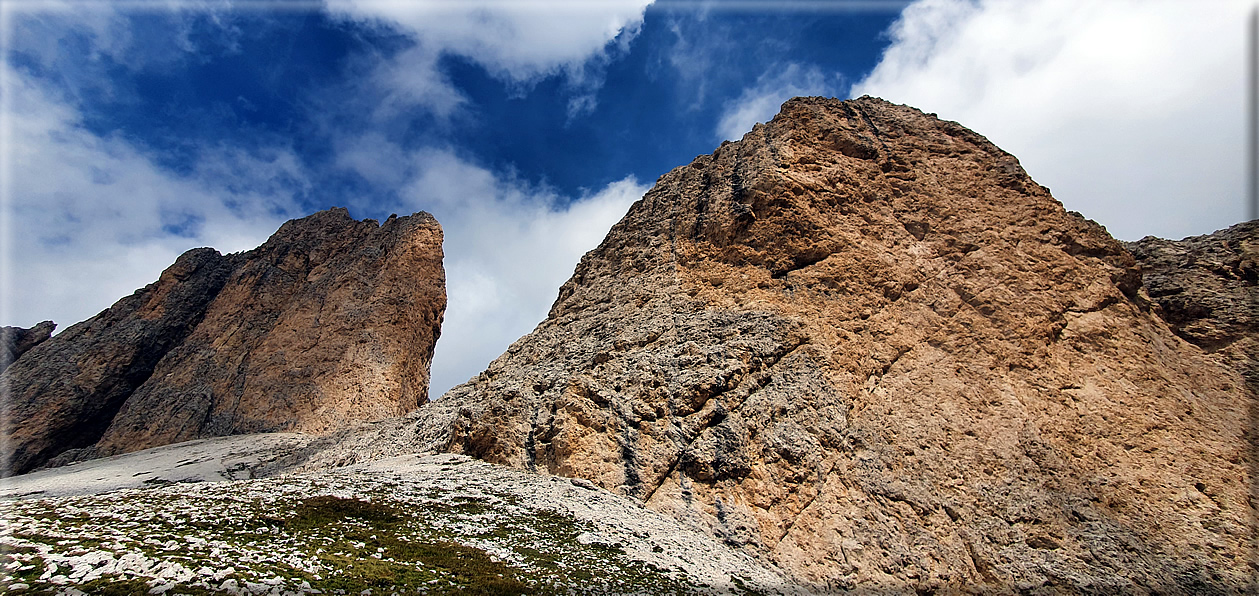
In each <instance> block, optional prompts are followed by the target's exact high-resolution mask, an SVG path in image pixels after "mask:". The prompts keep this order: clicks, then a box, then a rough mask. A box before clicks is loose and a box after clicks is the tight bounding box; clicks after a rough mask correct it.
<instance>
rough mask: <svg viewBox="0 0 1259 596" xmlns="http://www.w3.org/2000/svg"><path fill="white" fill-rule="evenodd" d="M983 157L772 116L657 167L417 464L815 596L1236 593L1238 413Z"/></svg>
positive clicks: (813, 109) (441, 407)
mask: <svg viewBox="0 0 1259 596" xmlns="http://www.w3.org/2000/svg"><path fill="white" fill-rule="evenodd" d="M1140 284H1141V276H1140V268H1139V267H1138V266H1137V264H1136V262H1135V261H1134V259H1133V257H1132V255H1131V254H1129V252H1128V251H1127V250H1125V249H1124V247H1123V246H1122V245H1120V243H1118V242H1117V241H1115V240H1114V239H1112V238H1111V237H1110V236H1109V235H1108V234H1107V233H1106V231H1105V230H1104V229H1103V228H1101V227H1100V226H1098V225H1096V224H1094V223H1093V222H1091V221H1088V220H1085V219H1083V218H1082V217H1080V216H1079V215H1078V214H1074V213H1069V212H1066V211H1065V210H1064V209H1063V208H1062V206H1061V205H1060V204H1059V203H1058V202H1057V201H1055V200H1054V199H1053V198H1052V197H1051V196H1050V195H1049V192H1048V190H1047V189H1045V188H1043V187H1041V186H1039V185H1037V184H1036V183H1035V182H1033V181H1032V180H1031V179H1030V178H1029V177H1028V176H1027V174H1026V173H1025V172H1024V171H1023V170H1022V168H1021V167H1020V166H1019V163H1018V161H1017V160H1016V159H1015V158H1014V157H1013V156H1011V155H1009V154H1007V153H1005V152H1003V151H1001V150H1000V149H998V148H997V147H995V146H994V145H992V144H991V143H990V142H988V141H987V140H986V139H984V138H983V137H981V136H979V135H977V134H975V133H973V132H971V131H969V130H967V129H965V128H963V127H961V126H959V125H957V124H955V123H952V122H945V121H940V120H938V119H936V118H934V117H931V116H927V115H924V114H922V113H921V112H919V111H917V110H914V109H912V108H907V107H903V106H897V105H893V104H889V103H887V102H884V101H881V100H877V99H872V98H861V99H858V100H852V101H846V102H841V101H836V100H825V99H818V98H806V99H796V100H791V101H789V102H787V103H786V104H784V105H783V108H782V112H781V113H780V114H779V115H778V116H777V117H776V118H775V119H774V120H773V121H771V122H769V123H768V124H764V125H757V126H756V127H755V128H754V129H753V130H752V131H751V132H750V133H748V134H747V135H746V136H745V137H744V138H743V140H741V141H739V142H735V143H728V144H723V145H722V146H721V147H720V148H719V149H718V150H717V151H715V152H714V153H713V154H712V155H704V156H700V157H698V158H696V159H695V161H694V162H692V163H691V164H689V165H687V166H683V167H680V168H678V169H675V170H674V171H672V172H670V173H669V174H667V175H665V176H663V177H662V178H661V179H660V180H659V182H658V183H657V185H656V186H655V188H653V189H652V190H651V191H650V192H648V193H647V195H646V196H645V197H644V198H643V199H642V200H641V201H639V202H638V203H636V204H635V205H634V206H633V207H632V208H631V209H630V211H629V213H628V214H627V215H626V216H625V218H624V219H623V220H622V221H621V222H620V223H618V224H617V225H616V226H615V227H614V228H613V229H612V230H611V231H610V232H609V234H608V236H607V238H606V239H605V240H604V242H603V244H601V245H600V246H599V247H598V248H597V249H595V250H594V251H592V252H590V253H589V254H587V255H586V256H585V257H584V258H583V259H582V261H581V263H580V264H579V265H578V267H577V269H576V272H575V273H574V275H573V277H572V279H570V280H569V281H568V282H567V283H565V284H564V286H563V287H562V288H561V289H560V294H559V298H558V299H557V300H556V302H555V304H554V306H553V307H552V310H551V312H550V315H549V316H548V318H547V320H545V321H544V322H542V323H541V324H540V325H539V326H538V328H537V329H536V330H535V331H534V332H533V333H531V334H529V335H527V336H525V337H524V338H521V339H520V340H519V341H517V342H516V343H515V344H514V345H512V346H511V348H510V349H508V351H507V352H506V353H505V354H503V355H502V356H501V357H499V358H498V359H497V360H495V361H494V362H493V363H492V364H491V365H490V366H489V368H488V369H487V370H486V371H485V372H484V373H482V374H481V375H479V376H478V377H476V378H474V379H473V380H471V381H469V382H468V383H466V384H464V385H462V386H459V387H456V388H455V389H453V390H451V391H450V392H449V393H447V394H446V395H445V396H444V397H443V398H442V399H441V400H438V401H437V402H433V403H431V404H429V405H428V406H425V407H424V408H422V409H421V411H420V413H419V416H418V417H417V418H415V420H416V427H415V428H416V430H415V431H414V432H415V434H414V436H415V439H414V442H415V443H414V444H415V445H419V446H429V447H435V448H439V449H446V450H450V451H455V452H463V453H468V454H472V455H475V456H477V457H481V458H484V459H487V460H489V461H492V462H500V463H506V464H510V465H514V466H518V467H521V468H528V469H538V470H543V471H548V472H551V473H556V474H564V475H569V476H577V477H581V478H586V479H589V480H591V481H593V482H595V483H596V484H598V485H600V486H603V487H606V488H609V489H613V490H617V491H619V492H621V493H623V494H627V495H632V496H636V497H638V498H640V499H642V500H644V501H646V503H647V505H648V506H649V507H651V508H653V509H656V510H658V511H662V512H667V513H669V514H671V515H673V516H674V517H676V518H679V519H682V520H685V521H689V522H693V523H695V524H698V525H700V526H702V527H706V528H708V530H709V531H710V532H712V533H713V534H714V535H716V536H718V537H721V538H722V539H724V540H725V541H727V542H729V543H731V544H735V545H740V546H742V547H743V548H745V549H747V550H748V551H749V552H752V553H755V554H757V555H758V556H761V557H764V558H766V559H768V560H771V561H773V562H775V563H776V564H779V565H781V566H782V567H784V568H787V569H789V570H791V571H792V572H793V573H794V574H795V575H796V576H797V577H799V578H802V579H804V580H807V581H810V582H812V583H813V584H814V585H815V586H817V587H818V588H870V589H874V588H888V589H893V590H911V589H919V590H933V589H948V588H960V587H970V586H987V587H988V588H989V589H999V590H1009V589H1026V590H1034V589H1037V588H1042V587H1043V588H1046V589H1065V590H1090V591H1119V592H1141V591H1147V590H1157V591H1164V592H1173V593H1174V592H1199V591H1202V590H1210V589H1217V588H1218V589H1222V590H1224V591H1226V592H1228V591H1236V590H1238V589H1240V588H1242V587H1244V586H1246V585H1248V582H1250V581H1252V580H1251V578H1252V577H1253V576H1254V574H1255V568H1254V567H1252V566H1251V564H1250V563H1248V562H1247V557H1248V556H1249V551H1248V548H1249V547H1250V545H1251V542H1252V541H1253V540H1254V536H1253V532H1254V530H1253V528H1251V527H1249V525H1248V521H1249V519H1250V516H1251V515H1252V509H1251V507H1252V504H1251V503H1250V501H1249V500H1248V495H1247V484H1248V482H1250V478H1249V477H1248V475H1249V469H1248V465H1249V458H1250V457H1251V454H1250V452H1249V451H1248V448H1247V442H1246V439H1245V433H1246V424H1247V422H1246V417H1247V400H1248V395H1247V391H1246V388H1245V384H1244V381H1243V378H1242V377H1241V375H1240V374H1239V373H1238V371H1236V370H1234V369H1232V368H1231V367H1229V366H1226V365H1224V364H1223V361H1222V360H1221V359H1219V358H1218V357H1217V356H1215V355H1211V354H1207V353H1204V351H1203V350H1202V349H1201V348H1199V347H1198V346H1195V345H1193V344H1191V343H1188V342H1186V341H1184V340H1182V339H1181V338H1180V337H1178V336H1177V335H1176V334H1175V333H1174V332H1173V331H1172V330H1171V329H1169V327H1168V325H1167V324H1166V323H1165V322H1164V321H1163V320H1162V319H1160V318H1159V317H1158V316H1156V315H1155V314H1154V313H1152V312H1150V306H1149V303H1148V302H1146V301H1145V298H1144V297H1143V295H1142V294H1141V293H1140Z"/></svg>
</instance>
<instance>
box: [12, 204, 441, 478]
mask: <svg viewBox="0 0 1259 596" xmlns="http://www.w3.org/2000/svg"><path fill="white" fill-rule="evenodd" d="M441 243H442V231H441V227H440V226H439V225H438V224H437V221H436V220H434V219H433V217H432V216H430V215H429V214H427V213H418V214H416V215H412V216H409V217H400V218H391V219H390V220H389V221H387V222H385V224H384V225H378V224H377V223H376V222H375V221H372V220H368V221H355V220H353V219H351V218H350V217H349V215H348V213H347V212H346V211H345V210H344V209H333V210H329V211H324V212H320V213H316V214H315V215H311V216H309V217H306V218H303V219H298V220H293V221H290V222H288V223H285V224H284V225H283V226H282V227H281V228H280V229H279V231H277V232H276V233H275V234H274V235H273V236H272V237H271V238H270V239H269V240H268V241H267V242H266V243H265V244H263V245H262V246H260V247H258V248H256V249H254V250H252V251H249V252H245V253H239V254H232V255H226V256H224V255H220V254H219V253H218V252H216V251H214V250H212V249H209V248H199V249H194V250H190V251H188V252H187V253H185V254H184V255H182V256H181V257H180V258H179V259H178V260H177V261H176V262H175V264H174V265H172V266H171V267H170V268H168V269H167V270H166V271H165V272H163V273H162V276H161V278H160V279H158V281H157V282H155V283H153V284H150V285H149V286H147V287H145V288H143V289H141V290H139V291H137V292H136V293H135V294H132V295H131V296H128V297H126V298H123V299H122V300H120V301H118V303H116V304H114V305H113V306H112V307H110V308H109V309H107V310H105V311H103V312H101V313H100V314H98V315H97V316H95V317H92V318H91V319H88V320H87V321H84V322H82V323H79V324H78V325H75V326H73V327H71V328H69V329H67V330H66V331H65V332H63V333H61V334H60V335H58V336H57V337H54V338H52V339H49V340H47V341H44V342H43V343H41V344H39V345H37V346H35V347H34V348H32V349H31V350H30V351H29V352H27V353H26V354H24V355H23V356H22V357H21V358H19V359H18V360H17V361H16V362H15V363H14V364H13V365H12V366H11V367H9V369H8V370H6V371H5V372H4V378H3V379H2V381H3V382H4V383H7V384H8V385H9V388H10V400H9V402H8V403H7V404H6V407H7V412H6V414H7V415H6V416H5V421H4V428H3V432H4V433H5V434H6V435H7V436H8V439H9V456H10V459H9V462H8V464H9V466H8V471H9V472H10V473H22V472H25V471H27V470H30V469H32V468H34V467H37V466H40V465H42V464H44V463H46V462H48V461H49V460H50V459H51V458H54V457H57V456H61V460H63V461H64V460H68V459H74V458H84V457H92V456H103V455H111V454H115V453H123V452H128V451H135V450H139V449H144V448H147V447H153V446H156V445H163V444H167V443H174V442H178V441H185V440H189V439H195V438H200V437H207V436H220V435H229V434H240V433H251V432H266V431H279V430H296V431H305V432H316V433H319V432H326V431H330V430H335V429H338V428H343V427H345V426H348V425H351V424H353V423H356V422H362V421H366V420H378V419H382V418H387V417H390V416H398V415H400V414H403V413H405V412H407V411H409V410H412V409H414V408H416V407H417V406H418V405H419V404H420V403H423V402H424V401H425V400H426V398H427V393H428V382H429V363H430V361H431V360H432V355H433V347H434V344H435V342H436V340H437V337H438V334H439V333H440V328H441V319H442V313H443V312H444V310H445V306H446V292H445V273H444V271H443V269H442V247H441Z"/></svg>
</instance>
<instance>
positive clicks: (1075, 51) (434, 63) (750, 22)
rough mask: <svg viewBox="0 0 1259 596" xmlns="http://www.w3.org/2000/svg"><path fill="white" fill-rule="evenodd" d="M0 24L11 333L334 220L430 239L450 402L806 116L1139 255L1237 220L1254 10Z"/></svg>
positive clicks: (475, 4) (185, 11) (975, 5)
mask: <svg viewBox="0 0 1259 596" xmlns="http://www.w3.org/2000/svg"><path fill="white" fill-rule="evenodd" d="M0 6H2V7H0V17H2V20H3V22H2V23H0V27H2V28H3V33H4V44H3V45H4V47H3V63H2V64H0V67H2V68H3V70H2V71H0V75H2V76H3V80H2V81H0V86H2V88H0V127H2V129H0V140H3V142H4V146H3V156H2V157H3V159H2V161H0V167H3V171H2V172H0V173H2V174H3V183H4V188H3V198H4V202H3V206H2V209H0V216H3V220H2V221H0V225H3V228H4V233H3V234H2V235H0V240H2V241H3V253H4V255H5V258H4V260H3V262H4V268H3V270H2V271H0V283H3V290H4V291H3V296H2V300H0V323H3V324H16V325H23V326H29V325H31V324H33V323H35V322H37V321H39V320H43V319H53V320H56V321H57V322H58V323H59V324H60V325H61V328H63V329H64V328H65V327H67V326H69V325H70V324H72V323H74V322H77V321H79V320H82V319H84V318H86V317H88V316H91V315H92V314H94V313H96V312H97V311H99V310H101V309H102V308H105V307H107V306H108V305H109V304H111V303H112V302H113V301H115V300H117V299H118V298H120V297H121V296H123V295H126V294H128V293H130V292H131V291H133V290H135V289H136V288H138V287H141V286H143V285H144V284H146V283H148V282H151V281H153V280H154V279H156V277H157V275H158V274H159V273H160V271H161V270H162V268H164V267H165V266H167V265H169V264H170V263H171V262H172V261H173V260H174V258H175V257H176V256H177V255H178V254H180V253H181V252H183V251H184V250H187V249H189V248H193V247H197V246H213V247H215V248H218V249H220V250H222V251H225V252H227V251H238V250H245V249H249V248H252V247H253V246H256V245H257V244H259V243H261V242H262V241H263V240H265V239H266V237H267V235H269V234H270V233H271V232H272V231H274V229H275V228H276V227H278V225H279V224H280V223H281V222H283V221H284V220H285V219H289V218H292V217H300V216H303V215H307V214H309V213H312V212H314V211H317V210H320V209H325V208H328V207H332V206H345V207H349V208H350V211H351V214H352V215H354V216H355V217H358V218H369V217H370V218H378V219H383V218H384V217H387V216H388V215H389V214H390V213H400V214H404V213H410V212H413V211H418V210H426V211H430V212H432V213H433V214H435V215H436V216H437V217H438V219H439V221H441V222H442V224H443V226H444V228H445V230H446V235H447V242H446V266H447V273H448V292H449V295H450V305H449V307H448V312H447V318H446V325H445V328H444V331H443V337H442V340H441V341H440V342H439V344H438V352H437V356H436V359H435V362H434V371H433V378H434V392H435V393H434V396H436V395H437V394H439V393H440V392H441V391H444V390H445V389H446V388H448V387H450V386H452V385H454V384H456V383H458V382H462V381H463V380H466V379H467V378H469V377H470V376H472V375H474V374H476V373H477V372H479V371H480V370H481V369H482V368H484V366H485V365H486V364H487V363H488V362H489V360H490V359H492V358H493V357H495V356H497V355H498V354H499V353H501V352H502V351H503V349H505V348H506V346H507V345H508V344H509V343H510V342H511V341H512V340H514V339H516V338H517V337H519V336H520V335H522V334H524V333H527V332H528V331H529V330H530V329H532V327H533V326H534V325H535V324H536V323H537V322H538V321H540V320H541V319H542V318H543V317H544V316H545V313H546V310H547V308H548V307H549V305H550V302H551V301H552V300H553V299H554V297H555V293H556V290H557V288H558V286H559V284H560V283H561V282H562V281H563V280H564V279H566V278H567V277H568V275H569V274H571V272H572V268H573V266H574V265H575V264H576V261H577V259H578V258H579V257H580V255H581V254H582V253H583V252H584V251H586V250H589V249H590V248H593V247H594V246H595V245H596V244H597V243H598V242H599V240H600V239H601V238H602V236H603V234H604V233H605V232H606V231H607V229H608V227H610V226H611V224H612V223H614V222H615V221H616V220H617V219H619V218H620V217H621V216H622V215H623V214H624V212H625V210H626V209H627V208H628V206H629V204H630V203H632V202H633V201H634V200H636V199H637V198H638V197H640V196H641V195H642V193H643V192H645V191H646V190H647V189H648V188H649V187H650V184H651V183H652V182H653V181H654V180H655V179H656V178H657V177H658V176H660V175H662V174H663V173H665V172H666V171H668V170H669V169H671V168H673V167H676V166H679V165H682V164H685V163H687V162H689V161H690V160H691V159H692V158H693V157H694V156H695V155H698V154H702V153H708V152H711V151H712V150H713V148H714V147H715V146H716V145H718V144H719V143H720V142H721V141H722V140H727V139H730V140H734V139H737V138H739V137H740V136H741V135H742V134H743V133H744V132H746V131H747V130H748V129H750V128H751V126H752V125H753V124H754V123H755V122H758V121H765V120H768V119H769V118H771V117H772V116H773V115H774V113H776V112H777V109H778V105H779V104H780V103H781V102H782V101H784V100H785V99H787V98H789V97H791V96H794V95H828V96H836V97H841V98H843V97H849V96H856V95H861V94H865V93H869V94H872V95H879V96H882V97H885V98H886V99H889V100H891V101H895V102H898V103H907V104H910V105H914V106H915V107H919V108H921V109H923V110H924V111H928V112H935V113H938V114H939V115H940V116H941V117H944V118H948V119H952V120H957V121H959V122H961V123H962V124H964V125H966V126H968V127H970V128H972V129H974V130H976V131H978V132H979V133H981V134H984V135H986V136H988V137H989V138H990V139H992V140H993V141H994V142H996V143H997V144H999V145H1001V146H1002V147H1004V148H1005V149H1007V150H1009V151H1011V152H1012V153H1014V154H1015V155H1017V156H1019V158H1020V159H1021V160H1022V162H1023V164H1024V167H1025V168H1026V169H1027V170H1028V171H1029V173H1031V174H1032V176H1033V177H1034V178H1036V179H1037V180H1038V181H1039V182H1041V183H1042V184H1045V185H1047V186H1049V187H1050V188H1051V189H1052V190H1053V191H1054V194H1055V196H1056V197H1057V198H1058V199H1059V200H1060V201H1062V202H1063V203H1064V204H1065V205H1066V206H1067V207H1068V208H1069V209H1073V210H1077V211H1080V212H1082V213H1083V214H1084V215H1086V216H1088V217H1091V218H1093V219H1096V220H1098V221H1099V222H1100V223H1102V224H1103V225H1106V226H1107V227H1108V229H1110V230H1111V231H1112V233H1114V234H1115V235H1116V236H1118V237H1120V238H1123V239H1136V238H1139V237H1141V236H1143V235H1145V234H1155V235H1161V236H1165V237H1183V236H1186V235H1192V234H1201V233H1207V232H1210V231H1213V230H1215V229H1218V228H1221V227H1225V226H1227V225H1230V224H1232V223H1236V222H1237V221H1240V220H1241V219H1243V218H1244V216H1245V208H1244V203H1243V200H1242V195H1243V192H1244V177H1243V173H1244V162H1243V155H1244V151H1243V149H1244V144H1243V142H1244V138H1243V136H1242V132H1243V127H1242V125H1243V124H1244V116H1245V112H1244V105H1243V104H1244V87H1243V75H1244V72H1245V62H1244V59H1243V49H1244V47H1245V37H1244V34H1245V18H1246V16H1247V15H1248V14H1249V11H1250V10H1252V8H1253V5H1252V4H1251V3H1248V2H1244V1H1225V0H1208V1H1207V2H1202V3H1190V2H1181V1H1179V0H1175V1H1173V0H1168V1H1164V2H1160V1H1158V0H1154V1H1152V2H1125V1H1120V0H1116V1H1114V2H1105V3H1097V2H1072V1H1069V0H1026V1H1021V2H1010V1H1006V2H997V1H992V2H980V1H970V0H920V1H917V2H912V3H910V2H878V1H874V2H845V1H842V0H835V1H829V0H806V1H794V2H776V3H775V2H749V1H740V0H733V1H726V2H721V1H702V2H701V1H680V0H674V1H663V0H662V1H658V2H654V3H652V2H648V1H647V0H608V1H605V2H591V1H584V0H567V1H566V0H551V1H546V2H543V1H533V0H468V1H455V0H428V1H419V0H416V1H414V2H368V1H363V0H325V1H323V2H318V1H311V2H236V3H231V2H220V1H204V2H175V1H171V2H133V3H125V2H60V3H59V2H29V1H16V2H13V1H11V2H6V3H5V4H4V5H0Z"/></svg>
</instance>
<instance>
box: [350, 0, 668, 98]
mask: <svg viewBox="0 0 1259 596" xmlns="http://www.w3.org/2000/svg"><path fill="white" fill-rule="evenodd" d="M650 3H651V0H603V1H600V2H588V1H585V0H581V1H577V0H567V1H565V0H548V1H531V0H514V1H504V0H467V1H459V2H453V1H449V0H427V1H424V0H420V1H402V0H384V1H373V0H328V9H329V11H330V12H332V13H333V14H337V15H342V16H345V17H348V18H351V19H355V20H362V21H375V22H378V23H382V24H386V25H390V26H394V27H398V28H401V29H402V30H404V31H408V32H410V33H412V34H414V35H416V36H417V37H418V38H419V39H421V40H422V41H423V42H424V43H425V44H426V45H429V46H431V47H433V48H436V49H440V50H441V51H446V52H451V53H454V54H459V55H461V56H465V57H467V58H469V59H471V60H474V61H476V62H477V63H479V64H481V65H482V66H484V67H485V68H486V69H487V70H489V71H490V72H492V73H494V74H495V75H497V76H500V77H502V78H504V79H513V80H527V79H531V78H534V77H537V76H539V75H547V74H553V73H554V72H555V71H556V69H557V68H559V67H563V66H574V65H580V64H581V63H582V62H585V61H586V60H587V59H589V58H590V57H592V56H594V55H596V54H599V53H601V52H603V51H604V48H605V46H606V45H607V44H608V42H610V41H612V40H613V39H615V38H616V37H617V36H618V35H620V34H621V33H622V32H626V31H628V32H631V33H633V32H634V31H636V30H637V27H638V26H639V25H640V24H641V23H642V18H643V11H644V10H645V9H646V7H647V5H648V4H650Z"/></svg>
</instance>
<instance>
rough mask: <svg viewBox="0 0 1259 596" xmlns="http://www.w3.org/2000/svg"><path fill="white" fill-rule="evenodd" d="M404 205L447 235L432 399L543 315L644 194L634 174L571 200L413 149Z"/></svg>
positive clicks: (445, 153) (433, 152)
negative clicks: (429, 217) (588, 254)
mask: <svg viewBox="0 0 1259 596" xmlns="http://www.w3.org/2000/svg"><path fill="white" fill-rule="evenodd" d="M412 158H413V169H412V172H413V176H414V177H413V179H412V181H411V182H410V183H409V184H408V185H407V187H406V190H405V191H404V193H403V196H404V197H405V200H406V201H407V203H406V204H405V205H403V206H401V207H404V208H405V210H408V211H414V210H425V211H429V212H430V213H432V214H433V215H435V216H436V217H437V220H438V221H439V222H441V224H442V229H443V230H444V232H445V255H446V292H447V296H448V298H447V307H446V318H445V322H444V323H443V325H442V335H441V339H440V340H439V341H438V343H437V352H436V354H435V355H434V358H433V369H432V388H431V391H430V396H431V397H433V398H436V397H437V396H439V395H441V394H442V393H444V392H445V391H446V390H447V389H449V388H450V387H453V386H454V385H457V384H459V383H462V382H464V381H467V380H468V379H470V378H471V377H473V376H474V375H476V374H477V373H479V372H481V371H482V370H484V369H485V367H486V366H487V365H488V364H489V362H490V361H491V360H492V359H494V358H496V357H497V356H498V355H499V354H501V353H502V352H503V351H504V350H506V349H507V347H508V346H510V345H511V343H512V342H513V341H515V340H516V339H518V338H519V337H520V336H522V335H524V334H526V333H528V332H529V331H531V330H532V329H533V327H534V326H535V325H537V324H538V323H539V322H541V321H542V320H543V319H544V318H546V314H547V311H548V310H549V309H550V307H551V303H552V302H554V301H555V297H556V295H557V292H558V290H559V287H560V284H562V283H563V282H564V281H565V280H567V279H568V278H569V277H570V276H571V275H572V273H573V268H574V267H575V266H576V264H577V261H578V260H579V259H580V258H581V256H582V255H583V254H585V253H586V251H588V250H591V249H593V248H594V247H595V246H597V245H598V244H599V242H600V241H602V240H603V237H604V235H606V234H607V231H608V229H609V228H611V227H612V224H614V223H616V222H617V221H618V220H619V219H620V218H621V217H623V216H624V215H625V211H626V210H627V209H628V208H629V206H630V204H632V203H633V202H634V201H636V200H638V199H639V198H640V197H642V195H643V194H644V193H645V192H646V191H647V187H646V186H644V185H641V184H639V183H638V182H637V181H635V180H634V179H632V178H626V179H624V180H620V181H617V182H613V183H611V184H609V185H607V186H606V187H605V188H603V189H602V190H600V191H599V192H597V193H594V194H591V195H588V196H585V197H581V198H578V199H577V200H574V201H571V202H567V201H565V200H564V199H563V198H562V197H560V196H557V195H555V194H554V193H553V192H551V191H549V190H547V189H545V188H536V187H532V186H530V185H528V184H525V183H522V182H520V181H518V180H514V179H512V178H511V177H509V176H501V175H496V174H494V173H492V172H490V171H489V170H486V169H484V168H481V167H479V166H477V165H474V164H472V163H470V162H468V161H466V160H463V159H461V158H459V157H457V156H456V155H454V154H453V153H451V152H449V151H441V150H433V149H428V150H424V151H420V152H418V153H415V154H414V155H413V156H412Z"/></svg>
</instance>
